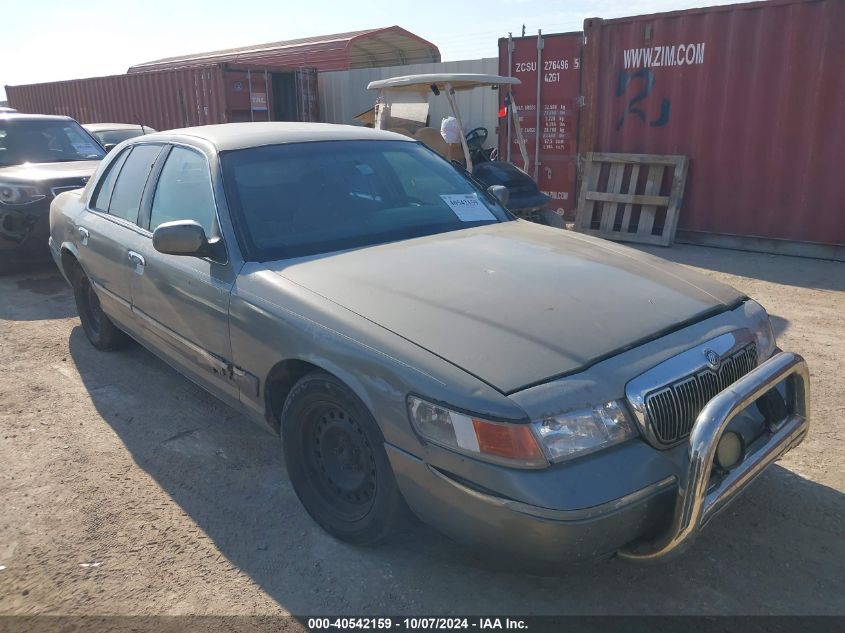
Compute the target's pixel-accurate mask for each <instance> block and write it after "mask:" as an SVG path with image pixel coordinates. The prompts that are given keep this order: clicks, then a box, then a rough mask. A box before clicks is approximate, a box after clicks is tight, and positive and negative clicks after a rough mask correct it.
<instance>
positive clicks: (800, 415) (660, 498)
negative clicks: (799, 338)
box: [387, 353, 809, 563]
mask: <svg viewBox="0 0 845 633" xmlns="http://www.w3.org/2000/svg"><path fill="white" fill-rule="evenodd" d="M786 379H789V382H788V383H787V400H788V402H787V406H788V415H787V416H786V417H785V418H784V419H782V420H779V421H775V422H774V423H772V424H770V425H769V427H768V429H767V431H766V433H765V434H764V436H763V437H762V438H760V440H759V441H757V442H756V443H755V445H754V446H753V447H751V449H753V450H750V452H749V453H748V454H747V455H746V456H745V458H744V460H743V461H742V462H740V463H739V464H738V465H737V466H735V467H734V468H733V469H732V470H731V471H730V472H728V473H727V474H726V475H725V476H724V477H722V478H721V479H719V480H718V482H717V483H713V481H712V478H711V474H712V473H711V471H712V466H713V462H714V454H715V451H716V446H717V444H718V442H719V439H720V438H721V436H722V433H723V432H724V430H725V428H726V427H727V426H728V424H729V423H730V421H731V420H732V419H733V418H734V417H735V416H736V415H737V414H738V413H739V412H740V411H742V410H743V409H744V408H746V407H747V406H748V405H750V404H752V403H753V402H754V401H755V400H756V399H757V398H759V397H760V396H762V395H763V394H764V393H766V392H767V391H769V390H771V389H773V388H774V387H775V386H776V385H778V384H779V383H780V382H782V381H784V380H786ZM808 401H809V374H808V371H807V365H806V363H805V362H804V360H803V359H802V358H801V357H800V356H798V355H796V354H791V353H778V354H776V355H775V356H773V357H772V358H771V359H769V360H768V361H766V362H765V363H763V364H762V365H760V366H759V367H757V368H756V369H754V370H752V371H751V372H750V373H749V374H747V375H746V376H745V377H743V378H741V379H740V380H738V381H737V382H735V383H734V384H732V385H731V386H730V387H729V388H728V389H726V390H725V391H723V392H721V393H720V394H718V395H717V396H716V397H715V398H713V399H712V400H711V401H710V402H708V403H707V405H706V406H705V407H704V409H703V410H702V411H701V414H700V415H699V416H698V418H697V420H696V423H695V426H694V427H693V430H692V433H691V435H690V439H689V444H688V447H687V451H686V456H685V460H684V467H683V468H682V469H681V471H680V473H681V474H680V476H678V477H676V476H670V477H666V478H664V479H661V480H660V481H657V482H654V483H652V484H651V485H649V486H646V487H644V488H642V489H640V490H637V491H635V492H633V493H631V494H628V495H626V496H624V497H622V498H619V499H615V500H613V501H610V502H607V503H603V504H601V505H597V506H592V507H586V508H583V509H577V510H557V509H551V508H543V507H538V506H534V505H529V504H526V503H522V502H519V501H516V500H513V499H508V498H504V497H502V496H499V495H498V494H496V493H495V492H492V491H489V490H485V489H484V488H483V487H481V486H478V485H477V484H475V483H473V482H467V481H463V480H461V479H460V478H459V477H457V476H456V475H453V474H451V473H449V472H444V471H443V470H442V469H439V468H435V467H434V466H432V465H430V464H427V463H425V462H424V461H423V460H421V459H419V458H417V457H415V456H413V455H410V454H409V453H406V452H404V451H402V450H400V449H398V448H395V447H392V446H389V445H388V447H387V448H388V451H387V452H388V457H389V458H390V462H391V465H392V466H393V471H394V473H395V475H396V479H397V482H398V483H399V487H400V489H401V491H402V493H403V495H404V497H405V499H406V501H407V502H408V505H409V506H410V507H411V509H412V510H414V512H415V513H416V514H417V515H418V516H419V517H420V518H421V519H422V520H423V521H425V522H426V523H429V524H431V525H432V526H434V527H435V528H437V529H439V530H441V531H443V532H444V533H446V534H447V535H449V536H451V537H453V538H455V539H456V540H458V541H461V542H464V543H467V544H470V545H474V546H481V547H484V548H489V549H493V550H495V551H497V552H498V553H500V554H504V555H508V556H511V557H513V558H516V559H521V560H525V559H528V560H531V561H539V562H544V563H558V562H561V561H582V560H593V559H597V558H602V557H604V556H607V555H610V554H613V553H618V555H619V556H620V557H624V558H627V559H631V560H640V561H648V560H659V559H663V558H666V557H668V556H670V555H671V554H674V553H677V552H679V551H681V550H683V549H684V547H686V546H688V545H689V544H690V543H691V542H692V540H693V539H694V538H695V536H696V535H697V534H698V532H699V531H700V530H701V528H703V527H704V525H706V523H707V522H708V521H709V520H710V519H711V518H713V516H715V515H716V514H717V513H718V512H719V511H720V510H721V509H723V508H724V507H726V506H727V504H728V503H729V502H730V501H732V500H733V499H734V498H736V496H737V494H738V493H739V492H740V491H741V490H742V489H743V488H744V487H745V486H746V485H747V484H748V483H749V482H750V481H752V480H753V479H754V478H755V477H756V476H757V475H759V474H760V473H761V472H762V471H763V470H764V469H765V468H766V466H768V465H769V464H771V463H772V462H773V461H775V460H776V459H777V458H778V457H780V456H782V455H783V454H784V453H786V452H787V451H788V450H789V449H791V448H793V447H794V446H796V445H797V444H799V443H800V442H801V440H802V439H803V438H804V436H805V435H806V433H807V429H808V424H809V423H808V412H809V405H808ZM569 485H579V484H578V483H577V482H575V483H574V484H573V483H572V482H569ZM580 485H589V482H584V483H583V484H580Z"/></svg>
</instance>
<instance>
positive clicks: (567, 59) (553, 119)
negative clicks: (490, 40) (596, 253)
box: [498, 33, 582, 215]
mask: <svg viewBox="0 0 845 633" xmlns="http://www.w3.org/2000/svg"><path fill="white" fill-rule="evenodd" d="M581 42H582V36H581V33H555V34H550V35H539V34H538V35H536V36H533V37H518V38H511V39H508V38H502V39H500V40H499V74H500V75H507V76H512V77H516V78H518V79H519V80H520V81H521V82H522V83H521V84H520V85H518V86H514V87H513V88H512V90H513V94H514V98H515V100H516V105H517V109H518V112H519V125H520V127H521V128H522V133H523V136H524V137H525V144H526V148H527V150H528V157H529V159H530V165H529V170H528V171H529V172H530V175H531V176H532V177H533V178H534V179H535V180H536V181H537V184H538V185H539V186H540V190H541V191H543V193H545V194H546V195H548V196H550V197H551V198H552V201H553V202H552V208H553V209H555V210H556V211H557V212H558V213H560V214H561V215H563V214H564V213H566V212H569V213H570V214H571V213H572V212H573V211H574V209H575V206H576V203H577V200H576V197H575V186H576V180H577V160H576V156H577V154H576V152H577V148H576V142H577V136H578V127H577V126H578V97H579V95H580V76H581V73H580V67H581ZM538 86H539V89H538ZM538 115H539V124H538ZM500 122H501V123H502V125H500V129H499V131H498V132H499V153H500V155H501V156H502V157H503V158H508V157H509V158H508V160H510V161H511V162H512V163H513V164H515V165H517V166H519V167H522V164H523V163H522V158H521V156H520V153H519V148H518V146H517V141H516V134H515V133H514V132H513V130H508V127H506V124H504V119H500ZM508 122H509V121H508ZM509 139H510V141H509ZM508 145H510V153H508Z"/></svg>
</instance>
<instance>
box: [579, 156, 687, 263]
mask: <svg viewBox="0 0 845 633" xmlns="http://www.w3.org/2000/svg"><path fill="white" fill-rule="evenodd" d="M688 162H689V160H688V159H687V157H686V156H669V155H666V156H663V155H658V154H605V153H601V152H589V153H588V154H587V160H586V162H585V163H584V171H583V174H584V178H583V180H582V182H581V193H580V195H579V197H578V214H577V216H576V218H575V230H576V231H580V232H581V233H589V234H590V235H596V236H598V237H603V238H605V239H609V240H618V241H623V242H641V243H645V244H659V245H661V246H669V245H671V244H672V241H673V240H674V238H675V229H676V228H677V226H678V212H679V211H680V208H681V199H682V198H683V195H684V184H685V183H686V179H687V165H688ZM667 167H668V168H670V169H671V170H672V173H671V175H669V174H667V173H666V172H667V169H666V168H667ZM664 180H665V181H667V182H668V185H667V186H664V184H663V183H664ZM667 188H668V190H669V191H668V194H667V195H663V194H661V191H663V190H664V189H667ZM664 209H665V211H664Z"/></svg>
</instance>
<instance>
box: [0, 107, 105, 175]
mask: <svg viewBox="0 0 845 633" xmlns="http://www.w3.org/2000/svg"><path fill="white" fill-rule="evenodd" d="M103 156H105V151H104V150H103V148H102V147H100V146H99V145H98V144H97V142H96V141H95V140H94V139H93V138H91V136H90V135H89V134H88V132H86V131H85V130H83V129H82V127H81V126H80V125H79V124H78V123H77V122H76V121H69V120H68V121H62V120H50V119H42V120H33V119H29V120H27V119H23V120H14V119H4V120H0V166H3V167H8V166H9V165H21V164H23V163H61V162H68V161H76V160H100V159H101V158H102V157H103Z"/></svg>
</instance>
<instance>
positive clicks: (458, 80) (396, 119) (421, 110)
mask: <svg viewBox="0 0 845 633" xmlns="http://www.w3.org/2000/svg"><path fill="white" fill-rule="evenodd" d="M521 83H522V82H521V81H520V80H519V79H517V78H516V77H504V76H502V75H484V74H480V73H429V74H423V75H403V76H401V77H391V78H390V79H379V80H377V81H371V82H370V83H369V84H368V85H367V90H378V91H379V97H378V100H377V101H376V107H375V112H374V114H375V117H374V118H375V127H376V129H379V130H392V131H395V132H400V133H402V134H407V135H408V136H414V137H419V133H421V132H425V133H426V134H431V135H434V132H432V130H433V129H434V128H429V127H423V128H422V130H420V131H419V132H418V133H416V134H415V133H412V132H410V130H408V129H407V128H406V127H405V126H406V123H407V122H414V121H418V120H423V121H424V120H426V118H427V115H428V97H430V96H431V94H434V95H435V96H438V95H441V94H443V95H445V96H446V99H447V100H448V101H449V106H450V107H451V109H452V114H453V115H454V117H455V119H456V120H457V122H458V126H459V127H460V128H461V130H463V122H462V121H461V113H460V110H459V109H458V103H457V101H456V100H455V93H456V92H459V91H463V90H474V89H476V88H502V89H503V92H506V93H507V95H508V98H507V103H508V104H509V107H508V113H507V116H508V118H509V119H510V123H511V125H512V126H513V129H514V131H515V133H516V142H517V145H518V146H519V152H520V154H521V155H522V161H523V170H524V171H525V172H528V166H529V165H528V151H527V150H526V148H525V139H524V138H523V136H522V127H521V126H520V124H519V116H518V114H517V106H516V101H515V100H514V97H513V93H512V92H511V86H516V85H519V84H521ZM430 93H431V94H430ZM423 125H427V123H424V124H423ZM420 140H423V142H425V140H424V139H423V138H421V137H420ZM438 142H442V141H439V140H438ZM460 145H461V149H462V150H463V155H464V162H465V164H466V168H467V170H468V171H469V172H470V173H472V168H473V165H472V158H471V157H470V152H469V147H468V146H467V142H466V139H465V138H464V136H463V135H461V143H460Z"/></svg>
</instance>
